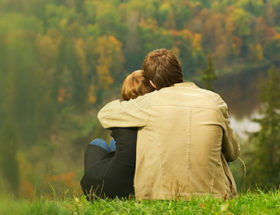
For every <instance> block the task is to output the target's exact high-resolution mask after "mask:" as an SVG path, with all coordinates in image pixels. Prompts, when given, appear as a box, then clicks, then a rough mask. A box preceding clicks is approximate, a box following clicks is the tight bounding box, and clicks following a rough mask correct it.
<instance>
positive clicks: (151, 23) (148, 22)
mask: <svg viewBox="0 0 280 215" xmlns="http://www.w3.org/2000/svg"><path fill="white" fill-rule="evenodd" d="M139 27H142V28H146V29H149V30H152V31H157V30H158V24H157V21H156V20H154V19H152V18H150V17H149V18H147V19H144V18H143V17H141V19H140V22H139Z"/></svg>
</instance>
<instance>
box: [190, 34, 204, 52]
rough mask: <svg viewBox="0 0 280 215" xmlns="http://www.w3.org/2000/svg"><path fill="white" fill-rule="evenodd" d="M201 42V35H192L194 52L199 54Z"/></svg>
mask: <svg viewBox="0 0 280 215" xmlns="http://www.w3.org/2000/svg"><path fill="white" fill-rule="evenodd" d="M201 41H202V36H201V34H194V37H193V40H192V47H193V50H194V52H199V51H201V50H202V47H201Z"/></svg>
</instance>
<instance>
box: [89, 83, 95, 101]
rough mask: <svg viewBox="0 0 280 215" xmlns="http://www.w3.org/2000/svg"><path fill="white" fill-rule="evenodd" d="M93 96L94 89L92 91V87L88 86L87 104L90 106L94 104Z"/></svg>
mask: <svg viewBox="0 0 280 215" xmlns="http://www.w3.org/2000/svg"><path fill="white" fill-rule="evenodd" d="M94 95H95V89H94V85H92V84H91V85H90V86H89V91H88V102H89V103H91V104H94V103H95V102H96V97H95V96H94Z"/></svg>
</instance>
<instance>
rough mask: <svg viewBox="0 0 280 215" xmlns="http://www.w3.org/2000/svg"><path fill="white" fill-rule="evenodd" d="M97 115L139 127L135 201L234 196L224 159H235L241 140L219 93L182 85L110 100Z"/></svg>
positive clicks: (115, 123)
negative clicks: (130, 98)
mask: <svg viewBox="0 0 280 215" xmlns="http://www.w3.org/2000/svg"><path fill="white" fill-rule="evenodd" d="M98 119H99V120H100V122H101V124H102V125H103V127H104V128H110V127H139V130H138V138H137V156H136V172H135V178H134V186H135V195H136V199H138V200H141V199H174V197H183V198H186V199H189V198H190V197H191V196H192V195H209V194H212V195H213V196H216V197H219V198H224V197H225V196H226V198H232V197H233V196H234V195H236V193H237V192H236V185H235V181H234V178H233V176H232V174H231V171H230V169H229V166H228V164H227V162H226V161H233V160H235V159H236V158H237V156H238V154H239V144H238V142H237V139H236V137H235V136H234V134H233V132H232V129H231V128H230V125H229V119H228V112H227V105H226V104H225V102H224V101H223V100H222V99H221V97H220V96H219V95H218V94H216V93H213V92H211V91H207V90H203V89H200V88H198V87H197V86H196V85H195V84H194V83H191V82H186V83H180V84H176V85H174V86H172V87H167V88H163V89H161V90H159V91H154V92H152V93H149V94H146V95H144V96H140V97H138V98H137V99H134V100H129V101H123V102H120V101H119V100H115V101H112V102H110V103H109V104H107V105H106V106H105V107H103V108H102V109H101V110H100V112H99V113H98Z"/></svg>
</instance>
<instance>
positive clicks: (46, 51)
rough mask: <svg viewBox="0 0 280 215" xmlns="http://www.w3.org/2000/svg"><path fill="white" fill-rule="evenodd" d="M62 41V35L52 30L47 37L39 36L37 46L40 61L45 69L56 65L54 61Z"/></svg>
mask: <svg viewBox="0 0 280 215" xmlns="http://www.w3.org/2000/svg"><path fill="white" fill-rule="evenodd" d="M61 39H62V36H61V34H60V33H59V32H58V31H57V30H55V29H50V30H49V31H48V32H47V34H46V35H39V36H38V37H37V41H36V46H37V50H38V54H39V59H40V62H41V63H42V65H43V66H44V67H45V68H48V67H50V66H51V65H54V59H55V56H56V54H57V51H58V46H59V44H60V42H61Z"/></svg>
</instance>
